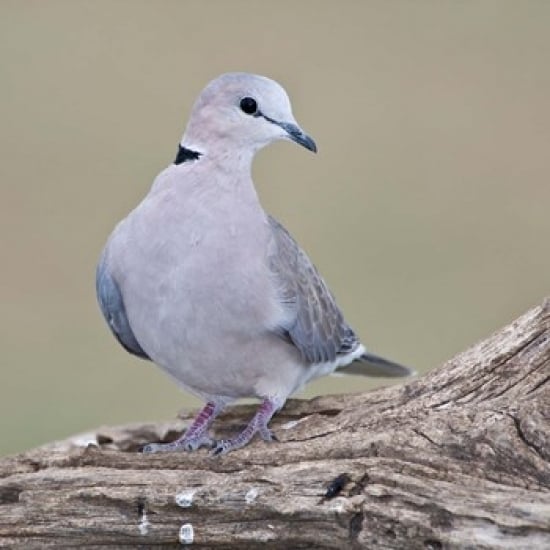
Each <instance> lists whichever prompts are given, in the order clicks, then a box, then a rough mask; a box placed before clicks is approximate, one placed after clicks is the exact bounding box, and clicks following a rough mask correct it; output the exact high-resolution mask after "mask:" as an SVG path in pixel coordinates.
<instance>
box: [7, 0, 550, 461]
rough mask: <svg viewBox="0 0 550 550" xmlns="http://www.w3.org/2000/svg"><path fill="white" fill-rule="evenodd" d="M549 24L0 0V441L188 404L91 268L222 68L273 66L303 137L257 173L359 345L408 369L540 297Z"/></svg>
mask: <svg viewBox="0 0 550 550" xmlns="http://www.w3.org/2000/svg"><path fill="white" fill-rule="evenodd" d="M549 23H550V2H544V1H524V2H518V1H511V2H506V1H499V2H491V1H486V2H481V1H480V2H474V1H471V2H462V1H455V2H449V1H435V0H434V1H417V2H410V1H405V0H404V1H397V0H394V1H392V2H387V1H383V0H381V1H378V2H368V1H356V2H351V1H348V2H334V1H325V2H321V1H313V0H310V1H301V2H295V1H290V0H287V1H279V2H257V1H252V0H250V1H231V2H225V1H221V0H220V1H217V2H216V1H204V2H203V1H195V2H190V1H183V0H182V1H179V0H173V1H167V0H164V1H159V2H153V1H138V0H116V1H113V0H109V1H106V0H95V1H93V2H92V1H79V0H70V1H69V0H67V1H55V0H49V1H48V2H44V1H30V0H13V1H6V0H2V1H0V45H1V47H0V71H1V81H0V83H1V86H0V115H1V116H0V120H1V126H0V151H1V153H0V154H1V159H2V160H1V163H0V186H1V202H0V223H1V235H2V238H1V245H0V246H1V251H0V252H1V258H2V275H1V279H0V285H1V286H0V300H1V312H2V314H1V327H0V329H1V335H2V370H1V379H0V418H1V419H2V420H1V426H2V428H1V433H0V454H6V453H11V452H15V451H18V450H22V449H25V448H28V447H31V446H34V445H37V444H40V443H43V442H46V441H48V440H52V439H56V438H62V437H65V436H68V435H70V434H72V433H74V432H79V431H83V430H86V429H89V428H93V427H95V426H98V425H100V424H115V423H121V422H126V421H138V420H153V419H167V418H172V417H174V416H175V414H176V413H177V411H178V410H179V409H180V408H181V407H182V406H185V405H187V406H195V405H196V404H197V402H196V401H195V400H193V399H191V398H190V397H189V396H188V395H185V394H183V393H181V392H180V391H179V389H178V388H176V386H175V385H174V384H173V383H172V382H171V381H170V380H169V379H168V378H166V377H165V376H164V375H163V374H162V373H161V372H160V370H158V369H156V368H155V367H154V366H153V365H151V364H150V363H148V362H144V361H139V360H137V359H135V358H132V357H130V356H129V355H128V354H126V353H125V352H124V351H123V350H122V348H120V346H119V345H118V344H117V343H116V342H115V340H114V338H113V337H112V336H111V334H110V333H109V331H108V329H107V328H106V326H105V325H104V322H103V319H102V317H101V315H100V313H99V309H98V307H97V306H96V301H95V289H94V269H95V263H96V260H97V257H98V255H99V253H100V250H101V248H102V246H103V244H104V242H105V239H106V237H107V236H108V234H109V233H110V231H111V230H112V228H113V226H114V225H115V223H116V222H117V221H118V220H119V219H120V218H122V217H123V216H125V215H126V213H127V212H128V211H129V210H130V209H132V208H133V207H134V206H135V205H136V204H137V202H138V201H139V200H140V199H141V198H142V197H143V195H144V194H145V193H146V192H147V190H148V188H149V186H150V184H151V182H152V180H153V178H154V176H155V175H156V174H157V173H158V172H159V171H160V170H161V169H162V168H163V167H164V166H165V165H166V164H168V163H170V162H171V161H172V160H173V158H174V155H175V152H176V147H177V143H178V141H179V139H180V136H181V134H182V132H183V129H184V126H185V122H186V119H187V116H188V113H189V110H190V107H191V105H192V102H193V101H194V99H195V97H196V96H197V94H198V93H199V92H200V90H201V89H202V87H203V86H204V85H205V84H206V83H207V82H208V81H209V80H210V79H212V78H213V77H215V76H217V75H218V74H219V73H222V72H226V71H233V70H242V71H250V72H258V73H260V74H265V75H267V76H270V77H272V78H275V79H277V80H279V81H280V82H281V83H282V84H283V85H284V86H285V87H286V88H287V90H288V91H289V94H290V96H291V98H292V101H293V105H294V114H295V116H296V118H297V120H298V121H299V122H300V123H301V124H302V126H303V127H304V128H305V129H306V131H308V132H309V133H310V134H311V135H312V136H313V137H314V138H315V139H316V141H317V144H318V146H319V154H318V155H316V156H315V155H311V154H309V153H308V152H307V151H304V150H303V149H301V148H299V147H296V146H293V145H291V144H278V145H275V146H273V147H271V148H268V149H267V150H264V151H262V152H261V153H260V155H259V157H258V158H257V161H256V163H255V166H254V173H255V180H256V182H257V186H258V189H259V193H260V196H261V198H262V201H263V204H264V206H265V207H266V209H267V210H269V211H270V212H272V213H273V214H275V215H276V216H277V217H278V218H279V219H280V220H281V221H283V223H285V224H286V225H287V227H288V228H289V229H290V230H291V231H292V232H293V233H294V235H295V236H296V237H297V239H298V240H299V242H300V243H301V244H302V246H303V247H304V248H305V249H306V250H307V251H308V252H309V254H310V255H311V256H312V258H313V259H314V261H315V263H316V264H317V266H318V267H319V269H320V270H321V272H322V273H323V274H324V276H325V278H326V279H327V280H328V282H329V284H330V285H331V287H332V289H333V290H334V292H335V294H336V296H337V297H338V299H339V302H340V305H341V306H342V308H343V309H344V310H345V312H346V315H347V317H348V319H349V321H350V323H351V324H352V325H353V326H354V327H355V328H356V329H357V332H358V333H359V334H360V335H361V336H362V337H363V339H364V341H365V342H366V343H367V345H369V347H371V349H373V350H374V351H378V352H379V353H383V354H385V355H388V356H390V357H392V358H394V359H396V360H398V361H401V362H404V363H407V364H411V365H413V366H415V367H417V368H418V369H419V370H420V371H421V372H425V371H426V370H427V369H430V368H432V367H434V366H436V365H438V364H439V363H441V362H442V361H444V360H445V359H447V358H449V357H451V356H452V355H453V354H455V353H456V352H458V351H460V350H462V349H464V348H466V347H467V346H469V345H470V344H472V343H474V342H475V341H476V340H478V339H480V338H482V337H485V336H486V335H488V334H489V333H490V332H492V331H493V330H495V329H497V328H498V327H500V326H501V325H503V324H505V323H506V322H508V321H509V320H511V319H513V318H514V317H516V316H517V315H518V314H520V313H522V312H523V311H524V310H526V309H527V308H529V307H530V306H532V305H534V304H536V303H538V302H540V300H541V299H542V298H543V297H544V296H545V295H546V294H548V293H549V290H550V277H549V274H550V254H549V252H548V247H549V245H548V242H549V236H550V215H549V206H550V182H549V177H548V176H549V173H550V170H549V157H550V64H549V59H550V33H549V32H548V28H549ZM369 387H374V383H371V382H369V381H367V380H364V379H356V378H355V379H354V378H336V379H335V378H331V379H327V378H325V379H323V380H320V381H317V382H315V383H313V384H311V385H310V386H309V387H308V390H307V391H306V392H305V395H308V396H309V395H314V394H320V393H327V392H336V391H338V392H339V391H351V390H353V391H359V390H361V389H364V388H369Z"/></svg>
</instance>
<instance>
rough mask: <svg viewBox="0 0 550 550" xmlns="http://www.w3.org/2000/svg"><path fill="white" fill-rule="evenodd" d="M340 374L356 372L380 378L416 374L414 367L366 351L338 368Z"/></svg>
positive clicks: (360, 374)
mask: <svg viewBox="0 0 550 550" xmlns="http://www.w3.org/2000/svg"><path fill="white" fill-rule="evenodd" d="M338 372H341V373H342V374H357V375H359V376H375V377H382V378H385V377H386V378H397V377H400V376H413V375H415V374H416V371H415V370H414V369H411V368H409V367H404V366H403V365H400V364H399V363H394V362H393V361H390V360H388V359H384V358H383V357H379V356H378V355H375V354H374V353H370V352H369V351H366V352H365V353H364V354H363V355H361V356H359V357H358V358H357V359H356V360H355V361H354V362H353V363H350V364H349V365H347V366H345V367H341V368H340V369H338Z"/></svg>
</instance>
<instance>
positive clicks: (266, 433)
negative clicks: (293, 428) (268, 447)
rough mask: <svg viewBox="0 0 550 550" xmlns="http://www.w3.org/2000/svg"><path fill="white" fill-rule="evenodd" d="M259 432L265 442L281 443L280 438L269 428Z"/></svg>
mask: <svg viewBox="0 0 550 550" xmlns="http://www.w3.org/2000/svg"><path fill="white" fill-rule="evenodd" d="M258 432H259V433H260V437H261V438H262V439H263V440H264V441H275V442H277V443H279V438H278V437H277V436H276V435H275V434H274V433H273V432H272V431H271V430H270V429H269V428H268V427H267V426H266V427H265V428H262V429H260V430H258Z"/></svg>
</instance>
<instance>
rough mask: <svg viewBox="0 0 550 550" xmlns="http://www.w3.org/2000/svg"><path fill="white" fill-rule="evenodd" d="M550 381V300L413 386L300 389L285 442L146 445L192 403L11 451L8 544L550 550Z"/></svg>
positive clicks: (233, 425)
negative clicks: (213, 447)
mask: <svg viewBox="0 0 550 550" xmlns="http://www.w3.org/2000/svg"><path fill="white" fill-rule="evenodd" d="M549 381H550V300H546V301H545V302H544V304H543V305H541V306H540V307H536V308H534V309H532V310H531V311H529V312H527V313H526V314H525V315H523V316H522V317H521V318H519V319H518V320H517V321H515V322H514V323H512V324H511V325H509V326H507V327H506V328H504V329H502V330H501V331H499V332H497V333H496V334H494V335H493V336H491V337H490V338H488V339H487V340H485V341H483V342H481V343H479V344H477V345H475V346H474V347H472V348H471V349H469V350H468V351H466V352H464V353H462V354H460V355H458V356H457V357H455V358H454V359H451V360H450V361H448V362H447V363H446V364H444V365H443V366H441V367H440V368H438V369H436V370H434V371H433V372H430V373H429V374H428V375H426V376H424V377H422V378H419V379H416V380H412V381H410V382H408V383H406V384H404V385H402V386H393V387H388V388H383V389H380V390H377V391H372V392H368V393H363V394H359V395H345V396H342V395H340V396H327V397H320V398H317V399H313V400H311V401H299V400H294V401H291V402H289V403H288V404H287V406H286V407H285V408H284V410H283V411H281V413H280V414H278V415H277V416H276V418H275V419H274V421H273V424H272V425H273V428H274V431H275V433H276V434H277V436H278V437H279V440H280V442H278V443H272V444H267V443H265V442H263V441H254V442H253V443H252V444H251V445H249V446H248V447H246V448H244V449H242V450H239V451H236V452H234V453H232V454H229V455H228V456H224V457H210V456H209V455H208V452H207V451H206V450H201V451H198V452H196V453H189V454H187V453H180V454H173V453H167V454H157V455H142V454H140V453H138V452H137V451H138V450H139V448H140V446H141V445H143V444H144V443H146V442H150V441H153V440H170V439H173V438H175V437H176V435H177V434H178V433H179V432H180V431H181V430H182V429H183V428H184V427H185V425H186V424H187V422H188V421H189V418H190V416H188V417H185V418H183V419H181V420H178V421H176V422H173V423H169V424H166V425H152V424H151V425H134V426H126V427H121V428H105V429H100V430H97V431H96V432H95V433H93V434H88V435H86V436H80V437H76V438H72V439H71V440H68V441H65V442H60V443H56V444H52V445H49V446H45V447H41V448H38V449H35V450H32V451H29V452H26V453H23V454H19V455H16V456H12V457H8V458H5V459H3V460H2V461H0V511H1V513H0V545H2V546H9V547H20V548H50V547H54V548H64V547H70V548H73V547H77V546H78V547H93V548H100V547H101V548H106V547H109V548H118V547H123V546H131V547H147V546H150V545H166V546H179V545H180V544H181V543H188V544H193V545H194V546H195V547H199V548H237V547H239V548H260V547H263V545H265V544H267V545H268V547H270V548H281V549H282V548H284V549H291V548H338V549H341V548H399V549H402V548H426V549H437V548H514V549H519V548H529V549H530V550H532V549H536V548H540V549H542V548H550V383H549ZM251 414H252V408H251V407H249V406H239V407H235V408H233V409H230V410H229V412H228V413H227V414H225V416H224V417H222V419H221V421H220V422H219V423H218V424H217V425H218V426H220V427H222V428H223V429H227V431H228V432H229V431H232V430H235V431H236V430H237V429H238V428H240V427H241V426H242V425H243V424H244V423H245V422H246V420H247V419H248V418H249V417H250V416H251ZM218 435H224V436H226V435H228V433H225V432H224V433H223V434H218Z"/></svg>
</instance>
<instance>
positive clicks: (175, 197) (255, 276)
mask: <svg viewBox="0 0 550 550" xmlns="http://www.w3.org/2000/svg"><path fill="white" fill-rule="evenodd" d="M281 139H285V140H291V141H294V142H296V143H298V144H300V145H303V146H304V147H305V148H306V149H309V150H310V151H314V152H315V151H316V150H317V148H316V145H315V142H314V141H313V139H311V137H309V136H308V135H307V134H305V133H304V132H303V131H302V129H301V128H300V127H299V126H298V124H297V123H296V120H295V119H294V117H293V115H292V110H291V105H290V101H289V98H288V96H287V94H286V92H285V90H284V89H283V88H282V87H281V86H280V85H279V84H277V83H276V82H274V81H273V80H270V79H268V78H265V77H262V76H257V75H252V74H246V73H229V74H225V75H222V76H220V77H218V78H217V79H215V80H213V81H212V82H210V84H208V86H207V87H206V88H205V89H204V91H203V92H202V93H201V95H200V96H199V98H198V100H197V101H196V103H195V105H194V107H193V110H192V113H191V118H190V120H189V124H188V125H187V129H186V131H185V134H184V136H183V138H182V140H181V143H180V145H179V150H178V153H177V157H176V159H175V161H174V163H173V164H171V165H170V166H169V167H168V168H166V169H165V170H164V171H162V172H161V173H160V174H159V175H158V177H157V178H156V180H155V181H154V183H153V186H152V188H151V190H150V192H149V193H148V195H147V196H146V197H145V198H144V199H143V201H142V202H141V203H140V204H139V205H138V206H137V208H136V209H135V210H133V211H132V212H131V213H130V214H129V215H128V216H127V217H126V218H125V219H124V220H122V221H121V222H120V223H119V224H118V225H117V226H116V228H115V230H114V231H113V233H112V235H111V236H110V238H109V240H108V242H107V244H106V246H105V249H104V251H103V254H102V256H101V259H100V262H99V265H98V268H97V279H96V284H97V295H98V300H99V304H100V306H101V310H102V311H103V315H104V316H105V319H106V320H107V323H108V324H109V327H110V328H111V330H112V331H113V333H114V335H115V336H116V338H117V339H118V341H119V342H120V343H121V344H122V346H124V348H126V350H128V351H129V352H130V353H133V354H134V355H137V356H139V357H142V358H144V359H150V360H152V361H153V362H155V363H156V364H157V365H159V366H160V367H161V368H162V369H163V370H165V371H166V372H167V373H168V374H170V375H171V376H172V377H173V378H174V379H175V380H176V381H177V382H178V383H179V384H180V385H181V386H183V388H185V389H186V390H188V391H189V392H191V393H193V394H195V395H197V396H199V397H200V398H201V399H203V400H204V401H205V402H206V405H205V407H204V408H203V410H202V411H201V412H200V413H199V415H198V416H197V417H196V419H195V420H194V422H193V423H192V425H191V426H190V427H189V428H188V430H187V431H186V432H185V434H184V435H183V436H182V437H181V438H180V439H178V440H177V441H174V442H173V443H168V444H157V443H152V444H150V445H147V446H146V447H145V449H144V451H146V452H156V451H170V450H179V449H185V450H194V449H197V448H198V447H200V446H212V445H214V446H215V449H214V452H215V453H216V454H217V453H226V452H229V451H231V450H233V449H238V448H239V447H242V446H244V445H246V444H247V443H248V442H249V441H250V440H251V439H252V437H253V436H254V435H255V434H256V433H259V434H260V436H261V437H262V438H263V439H264V440H271V439H272V438H273V435H272V433H271V431H270V429H269V428H268V423H269V421H270V419H271V417H272V416H273V414H274V413H276V412H277V411H278V410H279V409H280V408H281V407H282V406H283V405H284V403H285V400H286V399H287V398H288V396H289V395H291V394H292V393H294V392H296V391H298V390H299V389H300V388H302V387H303V386H304V384H306V383H307V382H308V381H309V380H311V379H313V378H316V377H318V376H323V375H326V374H329V373H332V372H333V371H334V370H335V369H342V370H343V372H346V371H347V372H349V373H353V374H365V375H370V376H408V375H409V374H411V373H412V371H411V370H410V369H408V368H406V367H403V366H401V365H398V364H396V363H393V362H391V361H388V360H386V359H382V358H380V357H377V356H376V355H373V354H371V353H369V352H367V351H366V349H365V347H364V346H363V345H362V344H361V343H360V341H359V339H358V338H357V336H356V335H355V333H354V331H353V330H352V328H351V327H350V326H349V325H348V324H347V323H346V321H345V320H344V317H343V315H342V312H341V311H340V309H339V308H338V306H337V305H336V302H335V300H334V297H333V295H332V294H331V292H330V291H329V289H328V288H327V286H326V284H325V282H324V281H323V279H322V278H321V276H320V275H319V273H318V272H317V270H316V268H315V266H314V265H313V264H312V263H311V261H310V259H309V258H308V257H307V255H306V254H305V252H304V251H303V250H302V249H301V248H300V247H299V246H298V244H297V243H296V241H295V240H294V239H293V238H292V237H291V236H290V234H289V233H288V232H287V231H286V230H285V229H284V227H283V226H282V225H281V224H280V223H279V222H277V221H276V220H275V219H273V218H272V217H271V216H269V215H268V214H266V212H265V211H264V210H263V208H262V206H261V204H260V202H259V200H258V196H257V194H256V190H255V188H254V184H253V182H252V177H251V165H252V160H253V158H254V155H255V153H256V152H257V151H258V150H259V149H261V148H262V147H265V146H266V145H268V144H270V143H271V142H273V141H276V140H281ZM241 397H256V398H258V399H260V400H261V401H262V403H261V405H260V407H259V408H258V411H257V413H256V414H255V416H254V417H253V418H252V420H251V421H250V423H249V424H248V425H247V426H246V428H245V429H244V430H243V431H242V432H241V433H240V434H239V435H237V436H236V437H235V438H233V439H229V440H221V441H218V442H217V443H216V442H214V441H213V440H212V439H211V438H210V437H209V435H208V433H207V430H208V428H209V426H210V425H211V423H212V421H213V420H214V418H215V417H216V416H217V415H218V414H219V413H220V411H222V409H223V408H224V407H225V406H226V405H227V404H228V403H230V402H232V401H234V400H236V399H238V398H241Z"/></svg>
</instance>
